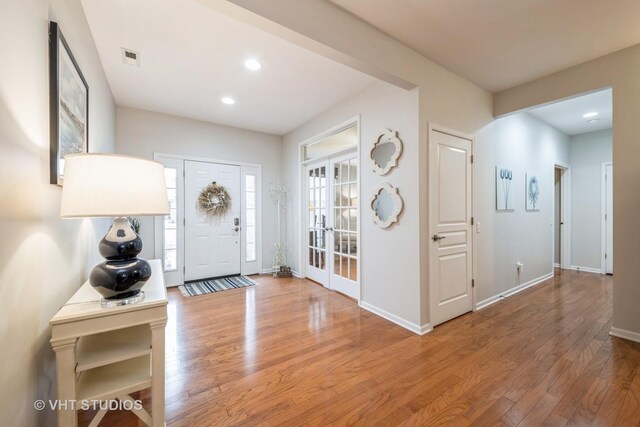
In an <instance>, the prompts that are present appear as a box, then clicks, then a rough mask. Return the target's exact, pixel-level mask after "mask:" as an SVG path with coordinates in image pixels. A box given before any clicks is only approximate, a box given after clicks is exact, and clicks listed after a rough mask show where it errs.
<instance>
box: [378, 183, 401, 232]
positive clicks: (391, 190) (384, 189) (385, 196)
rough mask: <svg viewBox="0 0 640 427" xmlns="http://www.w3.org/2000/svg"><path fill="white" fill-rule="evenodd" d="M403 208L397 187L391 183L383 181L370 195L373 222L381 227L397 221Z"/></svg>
mask: <svg viewBox="0 0 640 427" xmlns="http://www.w3.org/2000/svg"><path fill="white" fill-rule="evenodd" d="M403 208H404V201H403V200H402V197H400V193H399V192H398V189H397V188H395V187H394V186H392V185H391V184H388V183H386V182H385V183H384V184H382V185H381V186H380V187H378V190H377V191H376V192H375V193H374V194H373V197H371V212H372V213H373V222H375V223H376V224H377V225H379V226H380V227H382V228H388V227H390V226H391V224H393V223H396V222H398V218H399V217H400V214H401V213H402V209H403Z"/></svg>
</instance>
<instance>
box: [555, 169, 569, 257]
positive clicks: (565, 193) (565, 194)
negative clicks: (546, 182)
mask: <svg viewBox="0 0 640 427" xmlns="http://www.w3.org/2000/svg"><path fill="white" fill-rule="evenodd" d="M556 168H558V169H562V171H563V172H562V174H561V175H560V222H561V223H563V225H562V228H561V229H560V268H561V269H564V270H570V269H571V166H570V165H568V164H566V163H562V162H554V163H553V169H554V173H555V169H556ZM553 204H554V206H553V209H554V212H555V198H554V199H553ZM554 221H555V216H554ZM551 233H552V239H551V242H552V244H553V245H555V224H554V226H553V227H551ZM554 253H555V246H552V248H551V263H552V265H553V264H554V263H555V259H554V258H555V257H554ZM552 268H553V267H552Z"/></svg>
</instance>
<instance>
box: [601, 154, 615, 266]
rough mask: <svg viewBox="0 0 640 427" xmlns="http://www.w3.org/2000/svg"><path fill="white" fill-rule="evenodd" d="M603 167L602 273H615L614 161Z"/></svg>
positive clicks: (604, 164)
mask: <svg viewBox="0 0 640 427" xmlns="http://www.w3.org/2000/svg"><path fill="white" fill-rule="evenodd" d="M602 169H603V175H604V176H603V181H604V183H603V191H604V192H603V195H602V204H603V218H602V219H603V221H602V233H601V234H602V235H603V241H602V251H603V254H602V258H603V260H602V273H604V274H613V163H611V162H606V163H603V165H602Z"/></svg>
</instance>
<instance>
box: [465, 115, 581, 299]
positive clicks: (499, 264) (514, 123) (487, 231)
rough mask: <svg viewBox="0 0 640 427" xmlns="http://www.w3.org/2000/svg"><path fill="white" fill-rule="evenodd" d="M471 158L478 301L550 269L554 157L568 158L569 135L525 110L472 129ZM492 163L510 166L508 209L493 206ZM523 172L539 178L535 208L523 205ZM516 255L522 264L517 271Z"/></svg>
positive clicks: (551, 258)
mask: <svg viewBox="0 0 640 427" xmlns="http://www.w3.org/2000/svg"><path fill="white" fill-rule="evenodd" d="M476 158H477V161H476V188H477V193H476V196H477V199H476V200H477V201H476V221H477V223H479V224H480V233H475V234H474V236H475V238H476V243H477V246H476V248H477V250H476V257H477V259H476V266H477V272H476V292H477V294H476V300H477V302H478V303H479V304H482V303H483V302H484V303H486V302H489V301H493V300H494V299H495V298H494V297H496V296H499V295H500V294H502V293H504V292H506V291H509V290H511V289H513V288H515V287H517V286H519V285H522V284H525V283H527V282H530V281H532V280H535V279H538V278H540V277H543V276H545V275H548V274H550V273H552V272H553V250H554V245H553V226H552V223H553V216H554V210H553V200H554V162H561V163H564V164H567V163H569V137H568V136H567V135H566V134H564V133H562V132H560V131H559V130H557V129H555V128H554V127H552V126H550V125H548V124H546V123H544V122H542V121H540V120H538V119H537V118H535V117H533V116H531V115H529V114H525V113H520V114H515V115H512V116H508V117H504V118H501V119H498V120H495V121H494V122H493V123H491V124H490V125H488V126H486V127H485V128H484V129H482V130H481V131H480V132H479V133H478V134H477V135H476ZM496 166H504V167H509V168H511V169H512V170H513V184H512V185H513V187H512V194H511V196H512V197H515V199H514V200H515V209H514V210H513V211H512V212H505V211H496V201H495V198H496V194H495V167H496ZM527 172H531V173H538V179H539V181H540V186H541V187H540V197H541V206H540V210H539V211H536V212H532V211H526V210H525V173H527ZM514 190H515V191H514ZM518 261H519V262H522V263H523V264H524V271H523V272H522V273H521V274H520V275H518V273H517V269H516V262H518Z"/></svg>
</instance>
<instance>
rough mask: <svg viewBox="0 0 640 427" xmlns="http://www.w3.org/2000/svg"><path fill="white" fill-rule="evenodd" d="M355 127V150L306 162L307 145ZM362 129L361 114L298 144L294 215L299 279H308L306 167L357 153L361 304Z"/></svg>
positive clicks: (360, 289)
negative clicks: (356, 137)
mask: <svg viewBox="0 0 640 427" xmlns="http://www.w3.org/2000/svg"><path fill="white" fill-rule="evenodd" d="M353 125H355V126H356V129H357V132H358V145H357V147H355V148H353V147H352V148H349V149H348V150H342V151H340V152H336V153H333V154H331V155H330V156H325V157H319V158H317V159H313V160H309V161H306V160H305V158H304V148H305V147H306V146H307V145H310V144H313V143H314V142H317V141H319V140H321V139H323V138H326V137H328V136H330V135H333V134H335V133H338V132H340V131H343V130H345V129H347V128H349V127H351V126H353ZM361 130H362V129H361V127H360V114H358V115H356V116H353V117H351V118H349V119H347V120H344V121H342V122H340V123H338V124H336V125H334V126H332V127H330V128H328V129H326V130H324V131H322V132H320V133H317V134H315V135H313V136H312V137H310V138H307V139H305V140H303V141H301V142H299V143H298V182H297V185H296V187H297V193H298V194H297V197H296V199H297V200H296V203H297V206H298V209H294V213H295V216H296V220H297V222H298V231H297V234H298V251H297V252H298V254H297V255H298V275H299V277H307V263H306V261H305V251H306V250H307V245H306V244H305V242H306V237H305V233H306V232H307V230H306V222H307V216H306V211H305V209H306V206H305V200H306V197H307V195H306V189H305V182H306V176H305V171H306V167H307V165H308V164H309V163H312V162H313V161H320V160H323V159H324V160H328V159H330V158H331V157H335V156H339V155H340V156H341V155H344V154H346V153H347V152H349V151H352V150H353V151H355V152H356V153H357V154H356V156H357V157H358V195H359V196H360V197H358V214H357V221H358V230H357V236H358V237H357V238H358V252H359V257H358V261H359V262H358V268H357V275H358V287H359V296H358V302H360V301H361V300H362V294H363V292H362V289H363V285H364V281H363V280H362V264H363V245H362V232H361V230H362V225H361V224H362V197H361V195H362V165H361V163H362V162H361V155H360V153H361V146H362V136H361Z"/></svg>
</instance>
